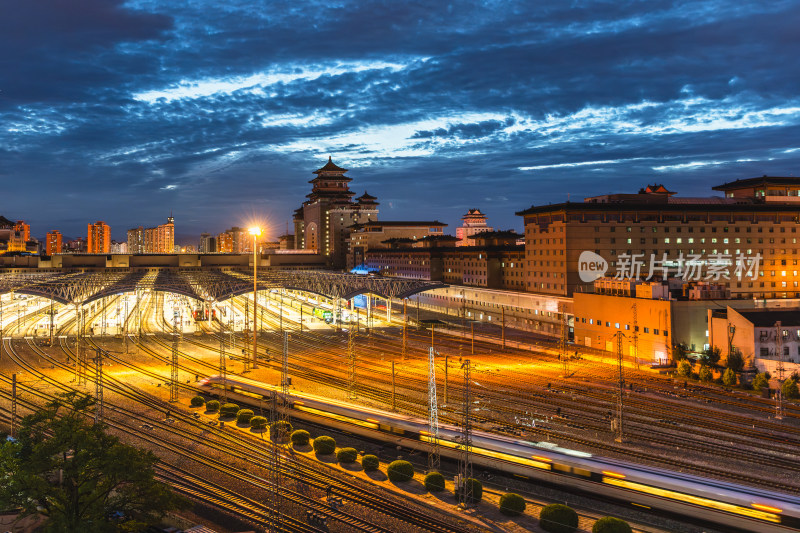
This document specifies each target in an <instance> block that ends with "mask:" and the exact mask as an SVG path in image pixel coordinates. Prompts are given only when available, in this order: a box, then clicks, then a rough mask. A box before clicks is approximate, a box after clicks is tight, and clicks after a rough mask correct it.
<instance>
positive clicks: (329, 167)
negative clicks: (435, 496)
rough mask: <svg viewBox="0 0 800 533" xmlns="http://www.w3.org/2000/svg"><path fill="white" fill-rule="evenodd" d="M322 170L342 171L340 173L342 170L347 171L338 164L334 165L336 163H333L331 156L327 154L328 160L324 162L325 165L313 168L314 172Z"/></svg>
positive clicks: (320, 172)
mask: <svg viewBox="0 0 800 533" xmlns="http://www.w3.org/2000/svg"><path fill="white" fill-rule="evenodd" d="M323 172H342V173H344V172H347V169H346V168H342V167H339V166H336V163H334V162H333V161H332V160H331V156H328V162H327V163H325V166H324V167H322V168H320V169H317V170H315V171H314V174H322V173H323Z"/></svg>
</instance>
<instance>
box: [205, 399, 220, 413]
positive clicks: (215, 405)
mask: <svg viewBox="0 0 800 533" xmlns="http://www.w3.org/2000/svg"><path fill="white" fill-rule="evenodd" d="M206 409H208V410H209V411H211V412H212V413H216V412H217V411H219V402H218V401H217V400H210V401H208V402H206Z"/></svg>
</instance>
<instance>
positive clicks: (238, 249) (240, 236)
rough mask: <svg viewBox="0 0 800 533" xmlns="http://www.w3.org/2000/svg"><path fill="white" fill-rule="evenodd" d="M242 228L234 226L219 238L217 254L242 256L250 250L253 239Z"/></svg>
mask: <svg viewBox="0 0 800 533" xmlns="http://www.w3.org/2000/svg"><path fill="white" fill-rule="evenodd" d="M249 237H250V236H249V235H248V234H247V233H246V232H245V231H244V230H243V229H242V228H240V227H238V226H234V227H232V228H231V229H228V230H225V231H224V232H223V233H220V234H219V235H218V236H217V252H219V253H221V254H241V253H244V252H246V251H252V250H250V248H251V246H249V242H250V241H251V240H252V238H249Z"/></svg>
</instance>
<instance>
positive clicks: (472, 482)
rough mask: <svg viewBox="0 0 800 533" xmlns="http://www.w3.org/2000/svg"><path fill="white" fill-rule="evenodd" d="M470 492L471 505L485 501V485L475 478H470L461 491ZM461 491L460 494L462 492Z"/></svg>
mask: <svg viewBox="0 0 800 533" xmlns="http://www.w3.org/2000/svg"><path fill="white" fill-rule="evenodd" d="M463 490H466V491H469V495H470V496H469V503H478V502H479V501H481V499H483V483H481V482H480V481H478V480H477V479H475V478H474V477H468V478H467V480H466V481H465V482H464V486H463V487H462V488H461V489H460V491H463ZM460 491H459V492H460Z"/></svg>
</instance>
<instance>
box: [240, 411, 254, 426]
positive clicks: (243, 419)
mask: <svg viewBox="0 0 800 533" xmlns="http://www.w3.org/2000/svg"><path fill="white" fill-rule="evenodd" d="M253 416H255V413H254V412H253V410H252V409H239V410H238V411H236V422H238V423H239V424H244V425H247V424H249V423H250V420H251V419H252V418H253Z"/></svg>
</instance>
